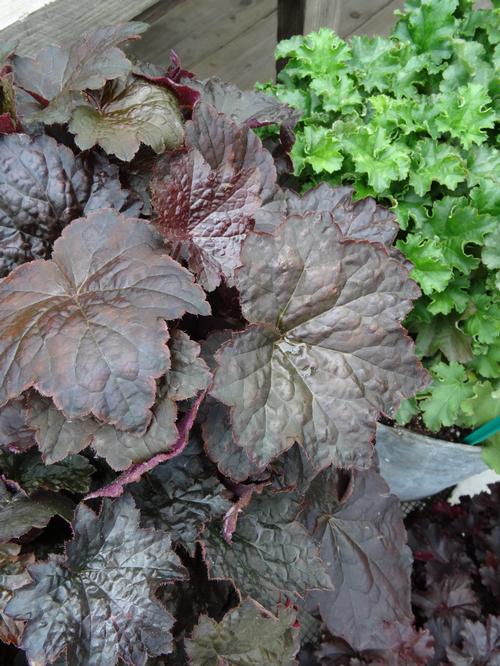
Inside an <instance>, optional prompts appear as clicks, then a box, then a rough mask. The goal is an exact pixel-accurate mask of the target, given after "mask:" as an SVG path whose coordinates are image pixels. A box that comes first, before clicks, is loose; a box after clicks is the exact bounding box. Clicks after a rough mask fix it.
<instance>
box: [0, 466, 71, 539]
mask: <svg viewBox="0 0 500 666" xmlns="http://www.w3.org/2000/svg"><path fill="white" fill-rule="evenodd" d="M72 514H73V502H71V500H69V499H67V498H66V497H63V496H62V495H57V494H56V493H49V492H42V491H40V492H38V493H33V495H31V496H30V497H28V495H26V493H25V492H23V491H21V490H18V489H13V490H11V489H10V488H9V486H8V485H7V484H6V483H5V482H4V481H2V480H1V479H0V541H9V539H17V537H20V536H23V534H26V532H29V531H30V530H31V529H32V528H33V527H38V528H41V527H45V525H47V523H48V522H49V520H50V519H51V518H52V516H55V515H59V516H61V517H62V518H64V519H65V520H71V517H72Z"/></svg>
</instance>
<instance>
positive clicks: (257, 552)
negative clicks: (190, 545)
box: [204, 495, 331, 610]
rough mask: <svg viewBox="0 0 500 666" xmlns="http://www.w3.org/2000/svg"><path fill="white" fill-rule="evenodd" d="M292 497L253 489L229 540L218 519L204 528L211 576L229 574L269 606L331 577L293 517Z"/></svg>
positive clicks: (323, 583)
mask: <svg viewBox="0 0 500 666" xmlns="http://www.w3.org/2000/svg"><path fill="white" fill-rule="evenodd" d="M291 508H292V507H291V504H290V498H288V497H286V496H284V495H277V496H272V495H254V498H253V499H252V502H251V503H250V505H249V506H248V508H247V509H246V510H245V511H244V512H243V513H242V515H241V516H240V517H239V519H238V526H237V528H236V531H235V532H234V534H233V535H232V542H231V544H228V543H227V541H226V540H225V539H224V536H223V534H222V532H221V530H220V528H219V526H218V525H217V524H214V525H212V526H210V527H209V528H208V529H207V530H206V531H205V537H204V543H205V559H206V562H207V565H208V569H209V574H210V576H211V577H212V578H227V579H230V580H232V581H233V583H234V584H235V586H236V587H237V588H238V589H240V590H241V592H242V593H243V594H245V595H250V596H252V597H254V598H255V599H257V600H258V601H259V602H260V603H262V604H263V605H264V606H265V607H266V608H267V609H268V610H269V609H271V608H274V607H275V605H276V604H277V603H278V602H279V601H280V599H281V597H282V595H285V596H287V597H289V598H292V599H295V598H297V597H301V596H303V595H304V594H305V593H306V591H307V590H311V589H329V588H330V587H331V582H330V579H329V577H328V575H327V574H326V573H325V570H324V565H323V563H322V561H321V559H320V558H319V557H318V551H317V547H316V545H315V544H314V542H313V540H312V539H311V537H310V536H309V535H308V533H307V532H306V530H305V529H304V528H303V527H302V525H300V523H298V522H297V521H296V520H294V519H293V517H291V515H290V514H291V513H292V516H293V513H296V511H297V508H296V507H294V511H293V512H291Z"/></svg>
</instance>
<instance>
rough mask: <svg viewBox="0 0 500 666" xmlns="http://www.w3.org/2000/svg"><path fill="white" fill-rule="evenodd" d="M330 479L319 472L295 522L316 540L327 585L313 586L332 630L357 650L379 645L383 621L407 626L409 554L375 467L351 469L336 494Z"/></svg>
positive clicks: (313, 600) (314, 601) (314, 599)
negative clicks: (339, 493)
mask: <svg viewBox="0 0 500 666" xmlns="http://www.w3.org/2000/svg"><path fill="white" fill-rule="evenodd" d="M336 493H337V487H336V484H335V483H334V477H333V475H331V473H330V472H323V473H322V474H321V475H320V476H318V477H317V478H316V479H315V480H314V481H313V483H312V485H311V487H310V489H309V491H308V493H307V495H306V498H305V501H304V510H303V513H302V520H303V521H304V522H305V524H306V525H307V527H308V529H309V530H311V531H312V534H313V537H314V538H315V540H316V541H317V542H318V543H319V544H320V557H321V559H322V560H323V561H324V562H325V563H326V565H327V570H328V573H329V575H330V578H331V581H332V591H327V592H323V591H314V592H311V593H310V595H309V603H310V605H311V607H314V606H316V605H317V606H318V607H319V611H320V613H321V617H322V618H323V621H324V622H325V623H326V625H327V627H328V629H329V630H330V632H331V633H332V634H334V635H335V636H339V637H341V638H343V639H344V640H346V641H347V642H348V643H349V644H350V645H352V647H353V648H355V649H357V650H364V649H377V648H381V647H384V644H383V640H384V636H383V630H384V625H385V623H389V622H400V623H402V624H403V625H404V624H410V623H411V618H412V613H411V606H410V571H411V555H410V552H409V549H408V548H407V547H406V533H405V529H404V525H403V515H402V513H401V509H400V506H399V502H398V500H397V498H396V496H395V495H391V494H390V493H389V490H388V487H387V484H386V483H385V481H384V480H383V479H382V478H381V477H380V476H379V475H378V474H377V473H376V472H374V471H369V472H354V473H353V475H352V478H351V481H350V484H349V486H348V488H347V490H346V492H345V494H344V496H343V497H342V498H341V499H340V500H339V498H338V496H337V494H336Z"/></svg>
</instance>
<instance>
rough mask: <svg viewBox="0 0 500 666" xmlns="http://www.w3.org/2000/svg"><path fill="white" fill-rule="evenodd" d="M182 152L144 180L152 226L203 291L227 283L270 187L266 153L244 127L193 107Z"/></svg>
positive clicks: (270, 167)
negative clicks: (148, 180)
mask: <svg viewBox="0 0 500 666" xmlns="http://www.w3.org/2000/svg"><path fill="white" fill-rule="evenodd" d="M186 142H187V145H188V150H187V152H180V153H173V154H172V155H167V156H165V157H164V158H162V160H161V161H160V163H159V166H158V169H157V173H156V175H155V177H154V179H153V181H152V184H151V187H152V191H153V206H154V208H155V210H156V213H157V216H158V217H157V224H158V227H159V229H160V231H161V233H162V234H163V235H164V236H165V238H166V240H167V242H168V244H169V246H170V247H172V248H175V247H179V245H180V249H181V252H182V254H183V255H184V256H185V257H186V258H188V259H189V267H190V268H191V270H192V271H193V272H194V273H196V274H197V276H198V279H199V281H200V282H201V284H202V285H203V286H204V287H205V288H206V289H207V290H209V291H211V290H213V289H215V287H216V286H217V285H218V284H219V283H220V280H221V277H222V276H225V278H226V279H227V280H228V282H229V283H231V282H232V280H233V274H234V269H235V268H236V266H238V265H239V263H240V250H241V243H242V241H243V239H244V238H245V236H246V234H247V232H248V231H249V230H251V229H252V228H253V223H254V214H255V212H256V211H257V209H258V208H259V207H260V206H261V204H262V203H263V201H264V200H265V199H266V198H268V197H269V196H270V194H272V192H273V190H274V187H275V180H276V169H275V167H274V163H273V159H272V156H271V154H270V153H269V152H268V151H267V150H265V149H264V148H263V147H262V143H261V142H260V139H259V138H258V137H257V136H256V135H255V134H254V133H253V132H252V131H251V130H250V129H248V127H247V126H246V125H243V126H242V125H238V124H236V123H235V122H233V121H232V120H231V119H230V118H229V117H228V116H225V115H224V114H219V113H217V112H216V111H215V109H214V108H213V107H211V106H209V105H207V104H204V103H198V104H197V105H196V107H195V110H194V113H193V120H192V121H190V122H188V123H187V125H186Z"/></svg>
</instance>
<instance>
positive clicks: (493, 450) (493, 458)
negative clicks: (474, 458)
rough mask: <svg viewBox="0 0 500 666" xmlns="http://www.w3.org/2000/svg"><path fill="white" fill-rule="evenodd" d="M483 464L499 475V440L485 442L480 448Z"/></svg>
mask: <svg viewBox="0 0 500 666" xmlns="http://www.w3.org/2000/svg"><path fill="white" fill-rule="evenodd" d="M481 453H482V455H483V460H484V462H485V463H486V464H487V465H488V467H491V469H492V470H494V471H495V472H496V473H497V474H500V440H498V439H495V441H494V442H485V444H484V445H483V446H482V447H481Z"/></svg>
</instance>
